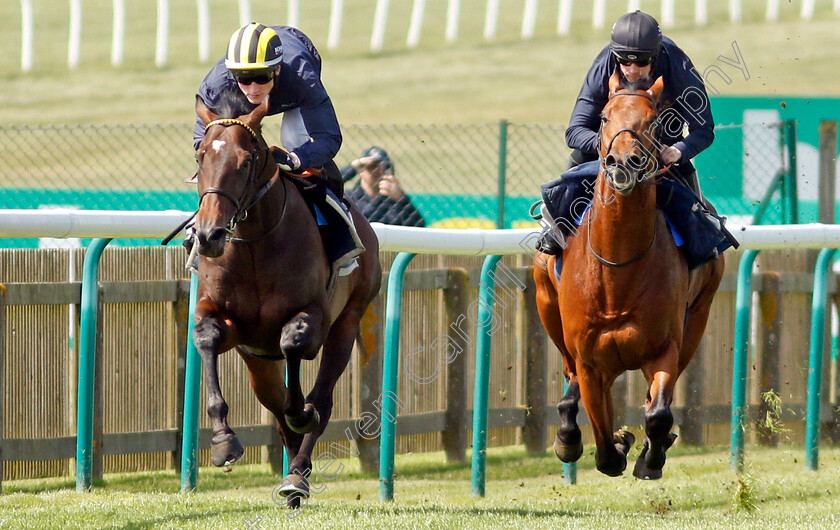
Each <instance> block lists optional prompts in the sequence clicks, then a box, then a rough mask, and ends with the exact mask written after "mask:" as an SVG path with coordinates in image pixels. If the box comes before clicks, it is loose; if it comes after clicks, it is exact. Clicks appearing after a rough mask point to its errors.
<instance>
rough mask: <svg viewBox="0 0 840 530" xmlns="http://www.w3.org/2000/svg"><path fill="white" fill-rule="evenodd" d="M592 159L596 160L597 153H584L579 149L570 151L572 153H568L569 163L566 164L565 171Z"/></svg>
mask: <svg viewBox="0 0 840 530" xmlns="http://www.w3.org/2000/svg"><path fill="white" fill-rule="evenodd" d="M593 160H598V155H596V154H594V153H592V154H590V153H584V152H583V151H581V150H580V149H575V150H573V151H572V154H570V155H569V164H568V165H567V166H566V171H568V170H570V169H572V168H573V167H576V166H579V165H581V164H583V163H584V162H591V161H593Z"/></svg>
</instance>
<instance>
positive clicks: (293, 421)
mask: <svg viewBox="0 0 840 530" xmlns="http://www.w3.org/2000/svg"><path fill="white" fill-rule="evenodd" d="M322 329H323V312H322V311H321V310H320V309H318V308H314V307H311V308H307V309H306V310H304V311H301V312H300V313H298V314H297V315H295V316H294V317H293V318H292V319H291V320H290V321H289V322H287V323H286V325H284V326H283V332H282V334H281V336H280V348H281V349H282V350H283V355H284V356H285V357H286V367H287V371H288V373H287V378H288V381H289V383H288V393H287V395H286V406H285V407H284V409H285V418H284V419H285V421H286V424H287V425H288V426H289V428H291V429H292V430H293V431H294V432H297V433H301V434H304V433H309V432H312V431H313V430H315V428H317V427H318V424H319V423H320V422H321V420H320V418H319V416H318V410H317V409H316V408H315V406H314V405H312V403H305V402H304V399H303V391H302V390H301V387H300V363H301V360H302V359H310V360H311V359H314V358H315V356H316V355H317V354H318V349H319V346H320V345H321V342H322V339H321V337H322V332H323V331H322Z"/></svg>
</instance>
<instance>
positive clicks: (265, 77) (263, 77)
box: [233, 69, 274, 85]
mask: <svg viewBox="0 0 840 530" xmlns="http://www.w3.org/2000/svg"><path fill="white" fill-rule="evenodd" d="M233 77H234V79H236V82H237V83H239V84H241V85H250V84H251V83H256V84H258V85H264V84H266V83H268V82H270V81H271V80H272V79H274V70H273V69H271V70H261V71H260V72H234V74H233Z"/></svg>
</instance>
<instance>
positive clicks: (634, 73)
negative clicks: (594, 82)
mask: <svg viewBox="0 0 840 530" xmlns="http://www.w3.org/2000/svg"><path fill="white" fill-rule="evenodd" d="M618 67H619V68H621V73H622V75H624V79H626V80H627V81H629V82H631V83H636V82H637V81H639V80H640V79H645V78H647V77H650V70H651V65H649V64H648V65H646V66H639V65H638V64H636V63H628V64H627V65H626V66H625V65H623V64H619V65H618Z"/></svg>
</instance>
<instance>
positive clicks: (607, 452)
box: [577, 363, 636, 477]
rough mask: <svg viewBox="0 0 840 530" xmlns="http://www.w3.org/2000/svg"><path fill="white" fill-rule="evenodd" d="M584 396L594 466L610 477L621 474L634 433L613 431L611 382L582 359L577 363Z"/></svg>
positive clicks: (582, 396) (625, 464)
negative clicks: (589, 425) (592, 435)
mask: <svg viewBox="0 0 840 530" xmlns="http://www.w3.org/2000/svg"><path fill="white" fill-rule="evenodd" d="M577 375H578V382H579V383H580V392H581V398H582V399H583V403H584V406H585V407H586V412H587V415H588V416H589V423H590V424H591V426H592V432H593V434H594V435H595V445H596V446H597V447H596V450H595V467H597V468H598V471H600V472H601V473H603V474H605V475H608V476H610V477H617V476H619V475H621V474H622V473H623V472H624V470H625V469H626V468H627V452H628V451H629V450H630V447H631V446H632V445H633V442H635V440H636V439H635V437H634V436H633V435H632V434H631V433H629V432H626V431H621V430H620V431H617V432H615V433H614V432H613V430H612V429H613V421H614V412H613V402H612V395H610V383H609V382H608V381H607V380H605V379H604V378H602V377H601V376H600V375H598V373H597V371H596V370H595V369H594V368H592V367H590V366H587V365H585V364H583V363H578V365H577Z"/></svg>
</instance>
